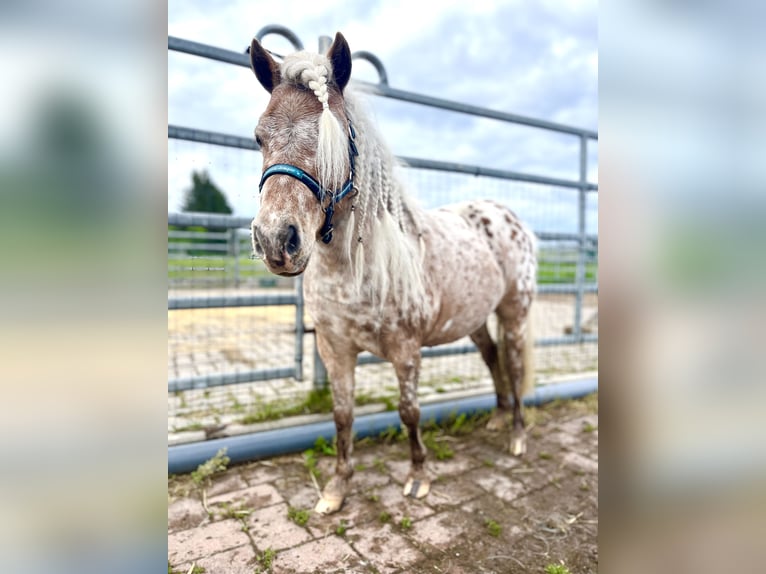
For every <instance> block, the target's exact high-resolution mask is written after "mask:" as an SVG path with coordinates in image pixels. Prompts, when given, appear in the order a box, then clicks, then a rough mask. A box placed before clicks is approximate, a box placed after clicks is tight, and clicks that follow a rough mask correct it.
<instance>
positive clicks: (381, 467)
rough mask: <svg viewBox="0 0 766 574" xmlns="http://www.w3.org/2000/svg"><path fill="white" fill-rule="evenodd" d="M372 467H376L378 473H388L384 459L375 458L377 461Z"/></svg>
mask: <svg viewBox="0 0 766 574" xmlns="http://www.w3.org/2000/svg"><path fill="white" fill-rule="evenodd" d="M372 466H374V467H375V470H377V471H378V472H386V463H385V462H383V459H382V458H378V457H375V460H374V461H373V463H372Z"/></svg>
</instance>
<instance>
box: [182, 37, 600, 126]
mask: <svg viewBox="0 0 766 574" xmlns="http://www.w3.org/2000/svg"><path fill="white" fill-rule="evenodd" d="M322 38H328V37H327V36H323V37H320V52H324V51H326V50H327V48H328V47H329V44H327V45H326V46H325V45H324V44H322ZM168 50H174V51H177V52H184V53H187V54H193V55H195V56H200V57H202V58H208V59H210V60H217V61H219V62H226V63H227V64H234V65H237V66H243V67H245V68H249V67H250V58H249V57H248V56H247V54H240V53H239V52H232V51H230V50H223V49H221V48H216V47H214V46H210V45H208V44H201V43H199V42H191V41H189V40H183V39H181V38H176V37H174V36H168ZM351 83H352V84H353V85H354V87H356V88H358V89H359V90H361V91H363V92H368V93H371V94H376V95H379V96H385V97H387V98H392V99H395V100H401V101H404V102H410V103H413V104H421V105H424V106H431V107H435V108H440V109H443V110H449V111H453V112H460V113H463V114H470V115H473V116H480V117H484V118H491V119H495V120H500V121H503V122H511V123H514V124H521V125H525V126H530V127H534V128H540V129H545V130H551V131H555V132H560V133H565V134H571V135H576V136H579V135H583V136H585V137H587V138H590V139H594V140H597V139H598V132H595V131H593V130H586V129H583V128H576V127H573V126H567V125H565V124H559V123H556V122H549V121H545V120H538V119H535V118H529V117H526V116H520V115H517V114H510V113H508V112H501V111H497V110H489V109H487V108H481V107H479V106H472V105H469V104H463V103H461V102H453V101H451V100H445V99H443V98H435V97H432V96H424V95H423V94H416V93H414V92H407V91H405V90H397V89H395V88H391V87H389V86H385V85H381V84H372V83H370V82H361V81H359V80H351Z"/></svg>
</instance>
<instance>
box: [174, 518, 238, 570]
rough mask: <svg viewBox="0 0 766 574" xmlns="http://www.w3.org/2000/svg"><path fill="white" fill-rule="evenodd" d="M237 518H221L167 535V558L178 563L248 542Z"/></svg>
mask: <svg viewBox="0 0 766 574" xmlns="http://www.w3.org/2000/svg"><path fill="white" fill-rule="evenodd" d="M249 542H250V539H249V538H248V537H247V534H245V533H244V532H243V531H242V524H241V523H240V522H239V521H238V520H222V521H219V522H212V523H210V524H205V525H204V526H200V527H199V528H192V529H189V530H181V531H179V532H175V533H173V534H170V535H169V536H168V560H169V561H170V563H171V564H180V563H183V562H190V561H192V560H198V559H200V558H203V557H205V556H210V555H212V554H216V553H218V552H221V551H223V550H229V549H231V548H236V547H238V546H242V545H244V544H248V543H249Z"/></svg>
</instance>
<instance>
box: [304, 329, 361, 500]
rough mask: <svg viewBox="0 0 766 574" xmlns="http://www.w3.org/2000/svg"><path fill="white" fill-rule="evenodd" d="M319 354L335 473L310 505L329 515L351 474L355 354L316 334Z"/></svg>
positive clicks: (345, 491) (345, 492) (342, 497)
mask: <svg viewBox="0 0 766 574" xmlns="http://www.w3.org/2000/svg"><path fill="white" fill-rule="evenodd" d="M317 346H318V348H319V353H320V356H321V357H322V360H323V361H324V362H325V365H326V366H327V374H328V375H329V377H330V385H331V388H332V398H333V418H334V419H335V430H336V433H337V435H336V436H337V445H336V448H337V453H338V454H337V462H336V465H335V475H334V476H333V477H332V479H330V482H328V483H327V484H326V485H325V487H324V489H323V490H322V496H321V498H320V499H319V502H317V504H316V506H315V507H314V511H315V512H317V513H319V514H330V513H332V512H336V511H338V510H340V507H341V506H342V505H343V500H344V499H345V498H346V494H348V490H349V481H350V480H351V475H353V474H354V467H353V465H352V461H351V451H352V450H353V440H352V436H351V427H352V424H353V422H354V367H355V366H356V357H357V353H355V352H353V351H349V352H348V353H343V354H340V353H338V352H335V351H333V349H332V346H331V345H329V344H328V343H327V341H326V340H325V339H324V338H323V337H322V336H320V334H319V333H317Z"/></svg>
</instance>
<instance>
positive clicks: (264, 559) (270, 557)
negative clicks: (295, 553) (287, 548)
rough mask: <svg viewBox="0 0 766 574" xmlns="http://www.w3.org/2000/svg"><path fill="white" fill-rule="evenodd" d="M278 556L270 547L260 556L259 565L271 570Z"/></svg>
mask: <svg viewBox="0 0 766 574" xmlns="http://www.w3.org/2000/svg"><path fill="white" fill-rule="evenodd" d="M276 555H277V553H276V552H274V550H272V549H271V547H269V548H267V549H266V550H264V551H263V552H261V554H259V555H258V564H260V565H261V566H262V567H263V568H265V569H266V570H271V565H272V564H273V563H274V558H275V557H276Z"/></svg>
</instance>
